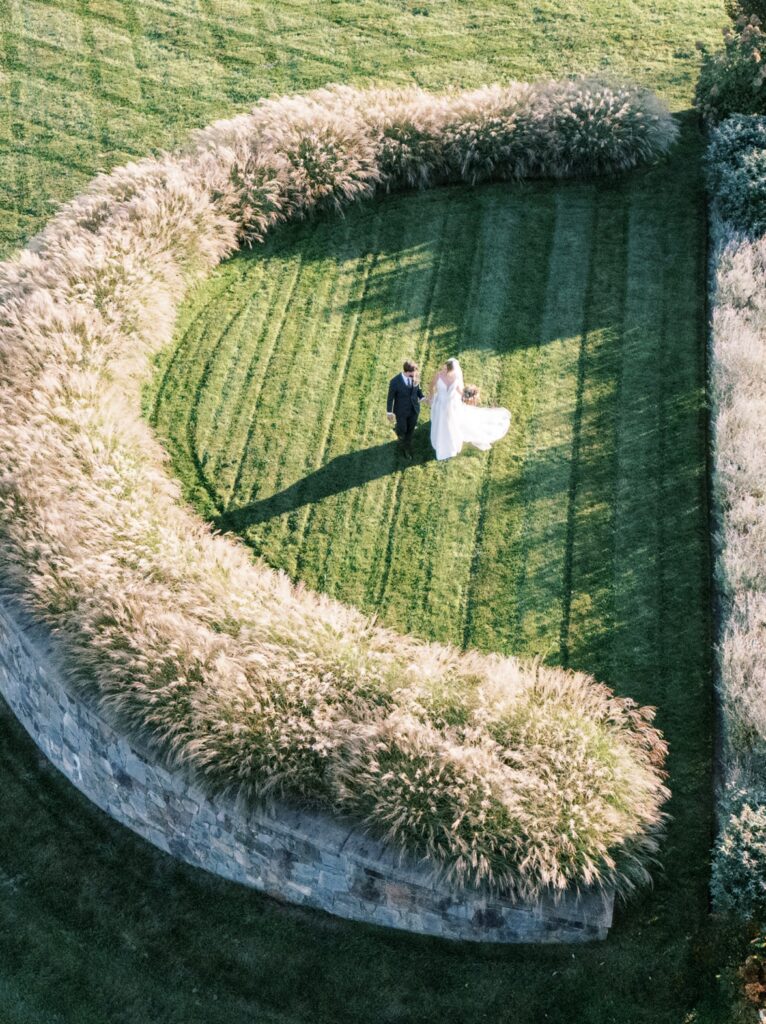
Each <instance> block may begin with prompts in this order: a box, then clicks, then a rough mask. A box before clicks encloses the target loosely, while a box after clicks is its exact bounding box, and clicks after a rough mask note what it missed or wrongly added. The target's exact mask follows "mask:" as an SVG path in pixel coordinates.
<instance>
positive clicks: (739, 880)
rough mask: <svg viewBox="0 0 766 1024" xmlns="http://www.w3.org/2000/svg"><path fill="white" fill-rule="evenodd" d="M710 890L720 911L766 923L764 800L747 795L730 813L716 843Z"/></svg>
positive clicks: (761, 795) (765, 828)
mask: <svg viewBox="0 0 766 1024" xmlns="http://www.w3.org/2000/svg"><path fill="white" fill-rule="evenodd" d="M712 891H713V896H714V898H715V899H716V902H717V904H718V906H719V907H720V908H721V909H725V910H732V911H733V912H734V913H735V914H737V915H739V916H740V917H743V918H747V919H755V920H759V921H764V920H766V800H764V794H760V795H758V796H757V795H755V794H751V795H750V796H749V797H748V798H746V799H745V800H744V802H743V803H742V804H741V806H740V807H739V809H738V810H737V811H735V812H734V813H732V814H731V816H730V818H729V821H728V823H727V825H726V827H725V829H724V830H723V832H722V834H721V837H720V838H719V840H718V843H717V845H716V850H715V859H714V861H713V878H712Z"/></svg>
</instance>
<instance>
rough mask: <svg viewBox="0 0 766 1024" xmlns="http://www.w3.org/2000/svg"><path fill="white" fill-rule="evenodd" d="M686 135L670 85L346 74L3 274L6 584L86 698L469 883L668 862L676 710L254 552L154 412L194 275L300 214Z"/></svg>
mask: <svg viewBox="0 0 766 1024" xmlns="http://www.w3.org/2000/svg"><path fill="white" fill-rule="evenodd" d="M676 135H677V127H676V125H675V123H674V122H673V120H672V118H671V117H670V115H669V114H668V112H667V111H666V109H665V108H664V107H663V106H662V105H661V104H660V103H659V101H658V100H657V99H656V98H655V97H654V96H653V95H651V94H650V93H648V92H645V91H643V90H640V89H637V88H634V87H629V86H614V85H608V84H604V83H599V82H596V81H591V80H567V81H564V82H549V83H538V84H536V85H528V84H523V83H514V84H511V85H509V86H490V87H486V88H485V89H481V90H477V91H474V92H467V93H461V92H455V93H451V94H448V95H445V96H431V95H428V94H426V93H424V92H422V91H420V90H409V91H404V92H401V91H400V92H394V91H387V90H370V91H364V90H356V89H351V88H346V87H341V86H334V87H331V88H328V89H324V90H317V91H315V92H313V93H310V94H308V95H306V96H290V97H283V98H279V99H270V100H264V101H262V102H261V103H259V104H258V105H257V106H256V107H255V108H254V110H253V111H252V113H250V114H246V115H241V116H239V117H236V118H234V119H232V120H229V121H222V122H218V123H216V124H214V125H212V126H211V127H210V128H208V129H206V130H204V131H202V132H199V133H197V134H196V136H194V138H193V140H192V142H191V144H190V145H189V146H188V147H187V149H186V150H185V151H183V152H180V153H178V154H175V155H164V156H162V157H160V158H158V159H154V160H145V161H142V162H140V163H135V164H130V165H128V166H126V167H123V168H119V169H117V170H115V171H113V172H112V173H111V174H109V175H102V176H100V177H99V178H97V179H96V180H95V181H94V182H93V183H92V184H91V186H90V187H89V189H88V190H87V191H86V192H85V193H84V194H83V195H82V196H80V197H79V198H77V199H75V200H74V201H72V202H71V203H69V204H68V205H67V206H65V207H64V208H63V209H62V210H61V211H60V212H59V213H58V214H57V215H56V217H54V219H53V220H52V221H51V223H50V224H49V226H48V227H47V228H46V229H45V230H44V231H43V232H42V233H41V234H40V235H38V236H37V237H36V238H35V239H33V240H32V241H31V242H30V243H29V246H28V247H27V249H26V250H24V251H23V252H22V253H21V254H20V255H19V256H18V257H17V258H16V259H15V260H12V261H9V262H7V263H5V264H3V265H2V266H0V361H1V365H2V384H1V385H0V451H1V452H2V456H1V459H2V467H3V468H2V478H0V521H1V522H2V526H0V537H2V552H3V556H4V565H5V576H6V584H7V586H8V587H10V588H11V590H12V591H13V592H14V593H15V594H16V595H17V596H18V597H19V598H20V599H21V601H22V603H23V605H24V607H25V608H26V609H27V610H28V611H29V612H31V613H32V614H33V615H34V616H35V617H36V618H37V619H38V620H40V621H42V622H44V623H46V624H47V625H48V626H50V627H51V628H52V629H53V631H54V633H55V634H56V636H57V638H58V641H59V642H60V645H61V651H62V654H63V655H64V656H65V658H66V663H67V665H68V668H69V671H70V672H71V676H72V679H73V681H74V682H75V684H76V685H77V686H78V687H80V688H81V690H82V692H83V693H84V694H88V695H91V696H92V697H93V698H95V700H96V701H97V702H98V704H99V705H100V707H101V708H102V709H104V710H106V711H107V712H108V713H109V714H110V715H111V717H112V718H113V719H114V721H116V722H117V723H118V724H119V725H120V727H122V728H125V729H126V730H127V731H128V733H129V734H134V735H139V734H140V736H141V737H142V740H143V742H144V743H146V744H148V745H149V746H150V748H151V750H153V751H154V752H155V753H156V755H157V756H158V758H160V759H162V760H163V761H164V763H166V764H168V765H169V766H173V765H186V766H188V767H190V768H191V769H192V770H193V771H194V773H195V775H196V777H197V778H198V780H199V781H200V783H201V784H202V786H203V787H204V788H205V789H206V791H207V792H208V793H210V794H216V793H221V792H227V793H231V794H235V795H237V796H238V797H243V798H246V799H253V800H264V799H266V798H268V797H269V796H270V795H279V796H286V797H288V798H291V799H298V800H304V801H307V802H310V803H313V804H317V805H320V806H324V807H325V808H329V809H336V810H338V811H342V812H343V813H348V814H351V815H353V816H355V817H356V818H357V819H359V820H361V821H363V822H365V823H366V824H367V825H368V826H369V827H370V828H371V829H373V830H374V831H375V832H376V833H377V834H379V835H383V836H385V837H386V838H387V839H389V840H391V841H392V842H393V843H394V844H395V845H396V846H398V848H400V849H402V850H405V851H407V852H408V853H411V854H414V855H416V856H420V857H424V858H426V859H427V860H428V861H429V863H430V864H431V865H432V866H433V867H434V868H435V869H438V870H439V871H440V872H441V873H442V875H443V876H444V877H445V878H446V879H448V880H449V881H451V882H452V883H454V884H455V885H456V886H458V887H460V886H479V887H486V888H488V889H491V890H493V891H496V892H500V893H503V894H504V895H507V896H510V897H512V898H519V899H523V900H533V899H535V898H537V897H539V896H540V895H541V894H543V893H545V892H547V893H561V892H563V891H564V890H565V889H567V888H571V887H574V888H578V887H579V886H587V887H591V886H604V887H609V888H616V889H617V890H618V891H619V892H620V893H623V894H624V893H626V892H628V891H629V890H630V889H632V888H633V887H634V886H635V885H636V884H638V883H640V882H644V881H646V880H647V879H648V877H649V876H648V870H647V866H648V864H649V863H650V862H651V860H652V859H653V856H654V854H655V853H656V851H657V848H658V842H659V837H660V835H661V831H662V827H663V823H664V819H665V815H664V812H663V811H662V810H661V808H662V806H663V804H664V802H665V801H666V800H667V798H668V795H669V794H668V790H667V788H666V787H665V785H664V781H663V780H664V778H665V772H664V769H663V764H664V758H665V754H666V745H665V742H664V740H663V739H662V738H661V736H660V734H659V733H658V732H657V730H656V729H654V728H653V727H652V725H651V721H652V718H653V709H651V708H639V707H637V706H636V704H635V703H634V702H633V701H631V700H629V699H625V698H617V697H615V696H614V695H612V694H611V693H610V692H609V691H608V690H607V688H606V687H604V686H602V685H599V684H597V683H595V682H594V681H593V680H592V679H591V678H590V677H587V676H585V675H583V674H581V673H569V672H564V671H562V670H556V669H549V668H544V667H542V666H540V665H539V664H522V663H520V662H519V661H517V660H515V659H512V658H501V657H498V656H481V655H479V654H477V653H475V652H467V653H460V652H458V651H456V650H454V649H451V648H448V647H445V646H441V645H437V644H423V643H419V642H418V641H416V640H414V639H412V638H409V637H408V638H403V637H401V636H398V635H396V634H394V633H393V632H391V631H388V630H384V629H381V628H379V627H377V626H374V625H373V624H372V623H371V621H370V620H369V619H368V618H366V617H365V616H363V615H361V614H360V613H358V612H356V611H354V610H353V609H349V608H346V607H344V606H342V605H340V604H339V603H337V602H334V601H331V600H330V599H328V598H326V597H323V596H321V595H314V594H311V593H308V592H306V591H305V590H304V589H303V588H302V587H300V586H298V587H293V586H292V585H291V584H290V583H289V581H288V580H287V579H286V578H285V577H284V575H281V574H278V573H274V572H273V571H271V570H269V569H267V568H266V567H264V566H263V565H260V564H258V565H254V564H253V562H252V561H251V557H250V554H249V552H248V551H247V549H246V548H245V547H244V545H242V544H240V543H238V542H236V541H234V540H233V539H231V538H229V537H224V536H220V535H213V534H212V533H211V531H210V528H209V527H208V526H206V525H205V524H204V523H203V522H201V521H200V520H199V518H197V517H196V516H195V515H194V514H193V513H192V512H191V510H189V509H188V508H187V507H185V505H184V503H183V502H182V501H181V498H180V494H179V488H178V486H177V484H176V483H175V482H174V481H173V480H171V479H170V478H169V476H168V474H167V472H166V465H167V457H166V455H165V453H164V452H163V450H162V449H161V447H160V446H159V444H158V443H157V441H156V439H155V438H154V437H153V436H152V434H151V432H150V430H149V428H148V427H147V425H146V424H145V423H144V422H143V421H142V420H141V418H140V415H139V409H140V386H141V382H142V380H143V379H144V378H145V376H146V375H147V373H148V372H149V368H150V357H151V355H152V354H153V353H154V352H156V351H157V350H158V349H159V348H161V347H162V346H163V345H165V344H168V343H169V342H170V340H171V338H172V330H173V323H174V317H175V310H176V307H177V304H178V302H179V301H180V300H181V298H182V296H183V295H184V293H185V291H186V289H187V288H188V286H189V285H190V284H191V283H192V282H194V281H196V280H199V279H200V277H202V276H203V275H204V274H205V273H207V272H209V271H210V269H212V267H214V266H215V265H216V264H217V263H218V262H219V261H220V260H221V259H222V258H223V257H224V256H226V255H227V254H229V253H231V252H232V251H233V250H234V249H235V248H236V246H237V245H238V244H243V243H245V244H252V243H253V242H254V241H256V240H259V239H262V238H263V237H265V235H266V234H267V233H268V232H269V231H270V230H272V229H273V228H274V227H275V226H276V225H277V224H279V223H280V222H284V221H287V220H290V219H294V218H296V217H301V216H305V215H307V214H309V213H311V212H313V211H316V210H320V209H341V208H342V207H343V206H344V205H346V204H347V203H349V202H351V201H353V200H357V199H362V198H365V197H368V196H371V195H372V194H374V193H375V192H378V191H381V190H384V191H388V190H392V189H395V188H402V187H413V186H419V187H424V186H428V185H435V184H440V183H446V182H456V181H464V182H469V183H475V182H478V181H484V180H493V179H494V180H496V179H502V178H516V177H521V176H524V175H532V176H552V177H571V176H574V175H581V174H591V173H613V172H616V171H621V170H626V169H628V168H631V167H634V166H637V165H638V164H640V163H643V162H647V161H651V160H655V159H657V158H659V157H660V156H662V155H663V154H664V153H665V152H667V150H668V149H669V147H670V146H671V145H672V143H673V142H674V141H675V138H676Z"/></svg>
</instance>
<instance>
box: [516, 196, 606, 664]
mask: <svg viewBox="0 0 766 1024" xmlns="http://www.w3.org/2000/svg"><path fill="white" fill-rule="evenodd" d="M593 210H594V192H593V188H592V187H591V186H579V185H577V186H571V187H570V188H567V189H566V190H564V189H561V190H559V191H558V192H557V193H556V220H555V225H554V235H553V243H552V248H551V261H550V265H549V268H548V285H547V292H546V297H545V306H544V315H543V322H542V333H541V337H540V339H539V354H538V364H537V368H536V379H537V382H538V386H537V387H536V389H535V392H536V393H535V399H534V406H533V409H532V412H531V416H530V427H529V437H530V440H531V445H530V446H529V447H528V449H527V451H526V453H525V460H524V472H523V484H522V492H521V493H522V500H523V503H524V516H525V522H524V527H523V530H522V533H521V538H520V540H521V545H520V547H521V552H520V564H521V571H520V573H519V577H518V583H517V586H518V594H519V597H518V604H517V620H516V624H515V625H516V648H517V650H519V651H523V652H525V653H528V654H534V655H540V656H541V657H543V658H550V659H551V660H552V661H554V662H556V663H558V661H559V660H560V656H561V653H560V649H559V640H560V622H561V610H562V600H563V593H562V586H563V563H564V557H565V545H566V510H567V497H568V491H569V458H570V455H571V445H572V429H573V422H574V411H575V405H576V382H577V372H576V371H577V364H578V359H579V352H580V338H581V334H582V330H583V323H584V316H585V308H584V307H585V298H586V291H587V283H588V276H589V257H590V253H591V243H592V232H593ZM543 382H544V386H542V387H541V386H540V385H541V384H543Z"/></svg>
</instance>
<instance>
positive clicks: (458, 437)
mask: <svg viewBox="0 0 766 1024" xmlns="http://www.w3.org/2000/svg"><path fill="white" fill-rule="evenodd" d="M462 387H463V375H462V373H461V372H460V370H459V369H458V372H457V374H456V378H455V380H454V381H452V383H451V384H449V385H447V384H446V383H445V381H444V380H443V378H442V377H437V379H436V393H435V395H434V397H433V401H432V402H431V445H432V446H433V449H434V451H435V452H436V458H437V459H451V458H453V456H455V455H457V454H458V453H459V452H460V449H461V448H462V447H463V445H464V444H471V445H473V446H474V448H479V449H481V451H488V450H489V449H490V448H491V447H492V445H493V443H494V442H495V441H499V440H500V438H501V437H504V436H505V435H506V434H507V433H508V428H509V427H510V425H511V414H510V412H509V411H508V410H507V409H503V408H488V409H482V408H480V407H479V406H475V405H466V403H465V402H464V401H463V399H462V398H461V395H460V389H461V388H462Z"/></svg>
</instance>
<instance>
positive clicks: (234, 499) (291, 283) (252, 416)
mask: <svg viewBox="0 0 766 1024" xmlns="http://www.w3.org/2000/svg"><path fill="white" fill-rule="evenodd" d="M302 268H303V261H302V259H300V258H299V259H298V260H297V261H296V263H295V264H294V269H293V271H292V273H291V274H290V275H289V276H288V288H287V296H286V299H285V301H284V302H283V304H282V309H281V310H280V311H279V313H278V315H277V316H276V317H275V318H274V320H273V321H271V322H270V325H269V326H270V331H269V334H270V340H269V344H268V345H267V350H266V358H265V367H264V373H263V375H262V376H261V377H260V379H258V380H254V385H255V387H254V394H252V395H251V396H249V397H250V398H251V401H252V404H251V405H250V410H251V411H250V413H249V415H248V416H247V417H246V420H247V431H246V434H245V440H244V443H243V445H242V447H241V449H240V450H241V455H240V458H239V460H238V463H237V471H236V473H235V475H234V483H233V484H232V486H231V491H230V493H229V497H228V500H227V502H226V506H225V511H226V514H227V517H229V513H230V512H231V511H234V512H236V510H237V507H239V506H243V505H245V504H246V502H247V497H250V496H251V486H250V484H249V483H247V482H245V483H244V484H243V480H244V477H245V470H246V467H247V458H248V455H249V453H250V446H251V442H252V439H253V435H254V433H255V430H256V428H257V424H258V413H259V400H260V396H261V393H262V390H263V382H264V380H267V379H269V378H270V375H271V370H272V366H273V363H274V358H275V356H276V352H277V343H278V341H279V340H280V339H281V335H282V328H283V326H284V324H285V321H286V318H287V314H288V310H290V307H291V305H292V300H293V297H294V295H295V293H296V290H297V288H298V283H299V281H300V277H301V272H302ZM243 486H246V487H247V494H246V496H245V499H244V500H243V499H242V497H241V496H240V491H241V489H242V487H243Z"/></svg>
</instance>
